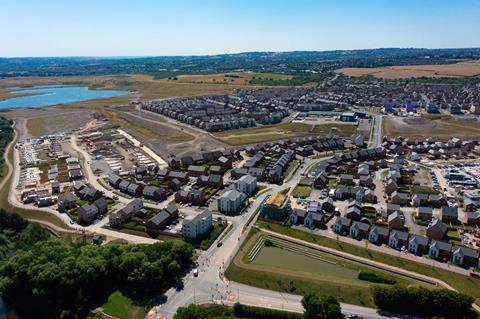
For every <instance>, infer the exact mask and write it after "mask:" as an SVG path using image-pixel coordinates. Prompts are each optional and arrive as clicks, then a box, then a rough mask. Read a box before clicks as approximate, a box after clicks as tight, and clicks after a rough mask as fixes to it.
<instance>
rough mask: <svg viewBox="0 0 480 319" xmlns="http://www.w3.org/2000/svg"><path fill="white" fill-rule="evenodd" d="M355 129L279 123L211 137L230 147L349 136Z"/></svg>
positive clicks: (327, 125) (352, 127) (352, 126)
mask: <svg viewBox="0 0 480 319" xmlns="http://www.w3.org/2000/svg"><path fill="white" fill-rule="evenodd" d="M356 130H357V128H356V127H355V126H354V125H352V124H340V125H336V124H322V125H308V124H303V123H281V124H275V125H266V126H261V127H256V128H245V129H238V130H231V131H224V132H218V133H213V136H214V137H216V138H218V139H220V140H221V141H223V142H225V143H227V144H230V145H244V144H254V143H262V142H269V141H275V140H281V139H287V138H293V137H300V136H308V135H317V134H323V135H326V134H329V133H333V134H337V135H340V136H350V135H352V134H353V133H354V132H355V131H356Z"/></svg>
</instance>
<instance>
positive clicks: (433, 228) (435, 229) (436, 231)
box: [426, 218, 448, 240]
mask: <svg viewBox="0 0 480 319" xmlns="http://www.w3.org/2000/svg"><path fill="white" fill-rule="evenodd" d="M447 231H448V229H447V225H445V224H444V223H442V221H441V220H440V219H438V218H435V219H434V220H433V221H431V222H430V224H428V226H427V232H426V234H427V237H429V238H431V239H436V240H441V239H443V238H445V236H446V235H447Z"/></svg>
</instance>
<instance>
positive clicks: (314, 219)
mask: <svg viewBox="0 0 480 319" xmlns="http://www.w3.org/2000/svg"><path fill="white" fill-rule="evenodd" d="M324 218H325V214H323V213H322V212H309V213H307V215H306V217H305V218H304V221H303V224H304V225H305V227H308V228H312V229H313V228H315V227H317V228H318V227H321V226H322V225H323V224H324Z"/></svg>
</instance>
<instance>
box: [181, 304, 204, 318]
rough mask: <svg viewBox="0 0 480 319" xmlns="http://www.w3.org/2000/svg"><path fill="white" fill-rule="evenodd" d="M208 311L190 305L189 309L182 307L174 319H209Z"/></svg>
mask: <svg viewBox="0 0 480 319" xmlns="http://www.w3.org/2000/svg"><path fill="white" fill-rule="evenodd" d="M207 316H208V315H207V311H206V310H205V308H203V307H202V306H199V305H196V304H190V305H188V306H187V307H180V308H178V309H177V312H176V313H175V315H174V316H173V319H207Z"/></svg>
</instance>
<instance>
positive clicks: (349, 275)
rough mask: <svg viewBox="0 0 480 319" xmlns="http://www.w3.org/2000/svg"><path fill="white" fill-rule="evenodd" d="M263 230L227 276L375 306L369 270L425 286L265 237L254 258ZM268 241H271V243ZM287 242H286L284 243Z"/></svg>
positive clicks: (263, 285)
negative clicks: (253, 253) (362, 276)
mask: <svg viewBox="0 0 480 319" xmlns="http://www.w3.org/2000/svg"><path fill="white" fill-rule="evenodd" d="M262 236H263V235H262V234H261V233H255V234H254V235H253V236H251V237H250V239H249V240H248V241H247V242H246V243H245V244H244V248H243V249H241V250H240V252H239V253H238V254H237V256H236V257H235V258H234V261H233V263H232V264H231V265H230V267H229V268H228V269H227V272H226V276H227V277H228V278H229V279H231V280H235V281H237V282H241V283H245V284H248V285H253V286H257V287H261V288H266V289H271V290H278V291H285V292H289V293H295V294H303V293H305V292H307V291H315V292H318V293H323V294H331V295H335V296H337V297H338V298H339V300H340V301H341V302H348V303H352V304H357V305H364V306H371V307H373V306H374V305H373V301H372V296H371V292H370V286H371V285H372V282H370V281H367V280H361V279H359V274H360V273H363V274H365V273H367V274H370V275H372V274H373V276H375V277H377V278H381V279H382V280H385V281H388V282H390V283H394V282H395V283H402V284H407V285H422V284H420V283H419V282H416V281H411V280H408V279H406V278H404V277H400V276H396V275H392V274H389V273H387V272H383V271H378V270H375V269H372V268H370V267H368V266H363V265H361V264H357V263H354V262H350V261H347V260H345V259H342V258H339V257H335V256H333V255H329V254H327V253H321V252H319V251H316V250H313V249H307V248H304V247H301V246H298V245H295V244H291V243H287V242H283V241H277V240H273V239H270V237H265V238H266V239H265V244H264V245H263V246H262V247H261V248H260V250H259V251H258V253H257V254H256V255H255V257H254V258H253V260H251V258H252V255H251V252H252V251H254V250H255V247H257V245H258V241H259V239H261V238H262ZM267 242H268V244H267ZM284 243H286V244H284Z"/></svg>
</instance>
